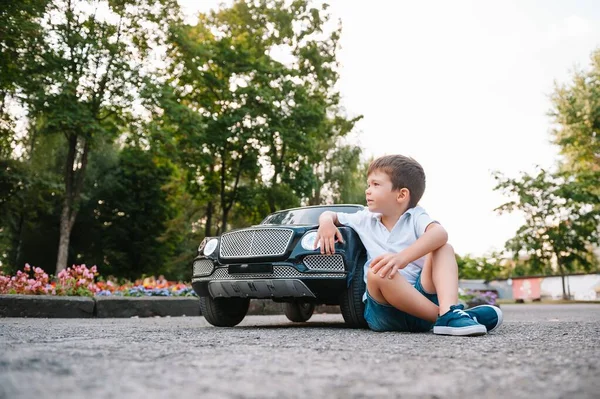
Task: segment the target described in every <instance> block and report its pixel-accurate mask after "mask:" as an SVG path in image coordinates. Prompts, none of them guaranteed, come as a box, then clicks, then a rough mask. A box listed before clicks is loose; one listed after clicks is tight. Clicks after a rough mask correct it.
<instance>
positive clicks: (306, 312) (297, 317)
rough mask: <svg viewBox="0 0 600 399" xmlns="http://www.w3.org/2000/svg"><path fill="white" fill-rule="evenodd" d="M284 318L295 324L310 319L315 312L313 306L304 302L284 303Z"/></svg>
mask: <svg viewBox="0 0 600 399" xmlns="http://www.w3.org/2000/svg"><path fill="white" fill-rule="evenodd" d="M283 311H284V313H285V316H286V317H287V318H288V319H289V320H290V321H294V322H297V323H302V322H305V321H307V320H308V319H310V318H311V317H312V315H313V312H314V311H315V304H314V303H310V302H304V301H294V302H286V303H284V304H283Z"/></svg>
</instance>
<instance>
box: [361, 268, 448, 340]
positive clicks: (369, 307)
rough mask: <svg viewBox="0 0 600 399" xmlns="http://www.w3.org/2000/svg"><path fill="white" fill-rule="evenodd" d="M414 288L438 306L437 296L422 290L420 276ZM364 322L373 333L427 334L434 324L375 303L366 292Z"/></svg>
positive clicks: (389, 306) (391, 307)
mask: <svg viewBox="0 0 600 399" xmlns="http://www.w3.org/2000/svg"><path fill="white" fill-rule="evenodd" d="M414 287H415V288H416V289H417V291H419V292H420V293H421V294H423V295H424V296H425V298H427V299H429V300H430V301H431V302H433V303H435V304H436V305H439V302H438V297H437V294H429V293H427V292H425V290H424V289H423V286H422V285H421V274H419V276H418V277H417V281H416V282H415V285H414ZM365 320H366V321H367V324H368V325H369V328H370V329H371V330H373V331H401V332H427V331H429V330H431V328H432V327H433V324H434V322H431V321H427V320H423V319H419V318H418V317H416V316H413V315H410V314H408V313H406V312H403V311H401V310H398V309H396V308H395V307H393V306H391V305H384V304H382V303H379V302H377V301H376V300H374V299H373V297H371V295H370V294H369V291H368V290H367V301H366V303H365Z"/></svg>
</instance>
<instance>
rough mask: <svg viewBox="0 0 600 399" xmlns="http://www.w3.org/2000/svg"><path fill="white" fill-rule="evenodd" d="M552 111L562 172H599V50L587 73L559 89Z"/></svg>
mask: <svg viewBox="0 0 600 399" xmlns="http://www.w3.org/2000/svg"><path fill="white" fill-rule="evenodd" d="M552 103H553V109H552V110H551V111H550V116H551V117H552V119H553V121H554V123H556V124H557V127H556V128H555V129H554V130H553V138H554V141H555V143H556V144H558V145H559V146H560V149H561V153H562V154H563V155H564V156H565V161H564V164H563V168H565V169H567V170H570V171H573V172H580V171H583V172H585V171H595V172H598V171H600V156H599V154H600V49H597V50H596V51H594V52H593V53H592V56H591V67H590V69H589V70H588V71H581V70H580V71H577V72H575V73H574V76H573V80H572V82H570V84H566V85H557V87H556V89H555V92H554V94H553V96H552Z"/></svg>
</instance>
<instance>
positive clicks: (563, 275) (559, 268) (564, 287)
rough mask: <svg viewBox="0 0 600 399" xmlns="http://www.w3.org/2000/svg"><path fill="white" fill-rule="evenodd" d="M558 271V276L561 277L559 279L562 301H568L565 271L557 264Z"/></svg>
mask: <svg viewBox="0 0 600 399" xmlns="http://www.w3.org/2000/svg"><path fill="white" fill-rule="evenodd" d="M559 262H560V261H559ZM558 270H560V276H561V279H562V290H563V299H564V300H568V299H569V295H568V294H567V288H566V285H565V269H564V268H563V266H562V264H560V263H559V264H558Z"/></svg>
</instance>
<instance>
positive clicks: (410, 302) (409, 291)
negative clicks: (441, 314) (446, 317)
mask: <svg viewBox="0 0 600 399" xmlns="http://www.w3.org/2000/svg"><path fill="white" fill-rule="evenodd" d="M367 290H368V291H369V295H371V297H372V298H373V299H374V300H375V301H377V302H379V303H382V304H385V305H392V306H393V307H395V308H396V309H399V310H401V311H403V312H406V313H408V314H411V315H413V316H416V317H418V318H420V319H423V320H429V321H431V322H434V321H435V320H436V319H437V316H438V307H437V306H436V304H435V303H433V302H431V301H430V300H429V299H427V298H426V297H425V296H423V294H421V293H420V292H419V291H417V290H416V289H415V287H413V286H412V285H410V284H409V283H408V281H406V279H405V278H404V277H403V276H402V275H401V274H400V273H398V274H397V275H396V276H395V277H394V278H392V279H390V278H382V277H379V275H378V274H375V273H373V272H372V271H371V270H370V269H369V272H368V274H367Z"/></svg>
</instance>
